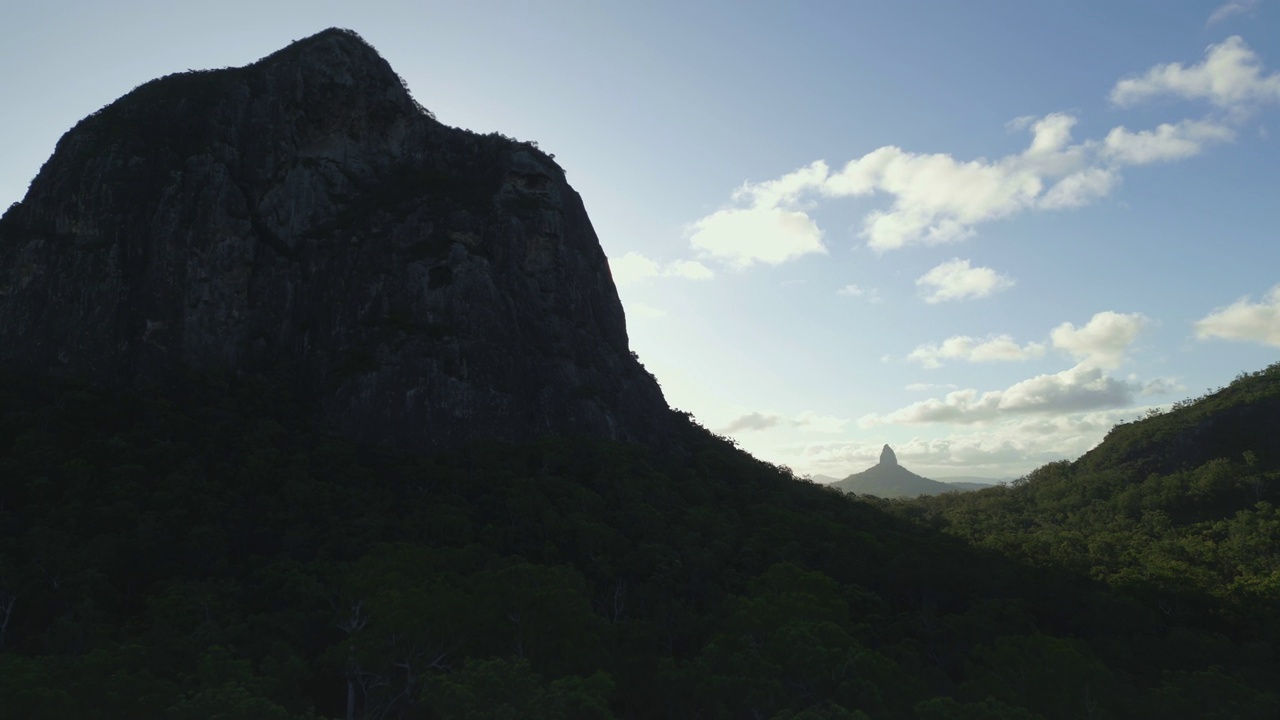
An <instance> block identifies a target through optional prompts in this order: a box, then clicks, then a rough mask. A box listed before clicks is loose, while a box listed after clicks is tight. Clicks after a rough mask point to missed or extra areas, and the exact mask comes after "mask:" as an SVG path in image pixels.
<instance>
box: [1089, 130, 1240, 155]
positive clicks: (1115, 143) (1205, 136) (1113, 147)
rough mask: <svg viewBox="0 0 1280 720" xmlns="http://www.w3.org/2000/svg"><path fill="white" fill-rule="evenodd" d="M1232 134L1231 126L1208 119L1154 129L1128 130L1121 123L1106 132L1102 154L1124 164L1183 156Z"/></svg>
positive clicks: (1224, 139) (1195, 152)
mask: <svg viewBox="0 0 1280 720" xmlns="http://www.w3.org/2000/svg"><path fill="white" fill-rule="evenodd" d="M1234 138H1235V132H1234V131H1232V129H1231V128H1229V127H1227V126H1225V125H1220V124H1218V123H1214V122H1209V121H1207V120H1183V121H1181V122H1178V123H1175V124H1169V123H1164V124H1162V125H1160V126H1158V127H1157V128H1156V129H1155V130H1142V131H1140V132H1131V131H1130V130H1129V129H1128V128H1126V127H1124V126H1123V125H1121V126H1120V127H1117V128H1113V129H1112V130H1111V132H1109V133H1107V137H1106V139H1105V140H1104V141H1103V148H1104V150H1103V154H1104V155H1105V156H1106V157H1108V158H1110V159H1113V160H1115V161H1117V162H1120V163H1124V164H1126V165H1146V164H1148V163H1153V162H1167V161H1169V160H1182V159H1183V158H1188V157H1192V156H1193V155H1199V154H1200V152H1201V151H1203V150H1204V148H1205V146H1206V145H1209V144H1210V143H1216V142H1228V141H1230V140H1232V139H1234Z"/></svg>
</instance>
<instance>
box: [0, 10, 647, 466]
mask: <svg viewBox="0 0 1280 720" xmlns="http://www.w3.org/2000/svg"><path fill="white" fill-rule="evenodd" d="M0 363H5V364H8V365H9V366H10V367H13V368H17V369H26V370H37V371H40V372H45V371H48V372H50V373H53V374H55V375H59V376H63V377H84V378H88V379H90V380H92V381H94V382H97V383H105V384H107V385H114V386H128V385H138V386H142V385H147V384H150V383H161V384H165V383H172V382H174V381H176V380H178V379H181V378H182V377H184V376H185V375H186V374H187V373H190V372H228V373H231V374H232V375H243V374H269V375H275V376H278V377H281V378H283V379H285V380H286V381H287V383H288V384H289V386H290V388H291V390H292V391H294V392H295V393H297V397H299V398H300V399H302V400H304V401H305V402H309V403H313V404H316V405H318V406H319V407H320V409H321V411H322V415H323V417H324V418H325V420H326V422H327V423H328V424H330V425H331V426H333V427H336V428H338V429H340V430H341V431H342V432H343V433H344V434H346V435H348V436H350V437H353V438H356V439H359V440H361V441H370V442H389V443H392V444H394V445H398V446H401V447H410V448H419V449H423V448H440V447H453V446H457V445H459V444H461V443H464V442H467V441H469V440H473V439H478V438H487V439H505V440H522V439H531V438H535V437H540V436H543V435H576V434H581V435H588V436H593V437H600V438H608V439H615V440H625V441H639V442H645V443H649V444H653V445H655V446H660V445H663V444H664V443H665V442H666V438H667V437H668V434H669V432H670V430H671V427H672V426H671V422H672V421H671V414H670V412H669V409H668V407H667V405H666V402H665V400H664V399H663V396H662V392H661V390H660V388H659V387H658V384H657V382H656V381H655V380H654V378H653V377H652V376H651V375H650V374H649V373H648V372H646V371H645V370H644V368H643V366H642V365H641V364H640V363H639V362H638V360H637V359H636V357H635V356H634V355H633V354H632V353H631V352H630V350H629V347H628V338H627V330H626V323H625V319H624V316H623V308H622V305H621V303H620V301H619V299H618V295H617V291H616V289H615V287H614V284H613V281H612V278H611V275H610V271H609V265H608V262H607V260H606V258H605V255H604V252H603V251H602V250H601V248H600V244H599V241H598V240H597V238H596V235H595V232H594V230H593V229H592V226H591V222H590V220H589V219H588V217H587V213H586V210H585V209H584V207H583V204H582V200H581V198H580V197H579V196H578V194H577V193H576V192H575V191H574V190H573V189H572V188H571V187H570V186H569V185H568V183H567V182H566V181H565V174H564V171H563V170H562V169H561V168H560V167H559V166H558V165H557V164H556V163H555V161H554V160H553V159H552V157H551V156H550V155H548V154H546V153H544V152H541V151H540V150H538V148H537V146H536V144H534V143H528V142H517V141H515V140H512V139H510V138H507V137H504V136H500V135H497V134H494V135H477V134H475V133H471V132H467V131H463V130H458V129H454V128H450V127H446V126H445V125H442V124H440V123H439V122H436V120H435V119H434V118H433V116H432V115H431V114H430V113H429V112H427V111H425V110H424V109H423V108H422V107H421V106H420V105H418V103H417V102H415V101H414V99H413V98H412V97H411V96H410V95H409V93H408V91H407V90H406V89H405V87H404V86H403V84H402V81H401V79H400V78H399V77H398V76H397V75H396V73H395V72H394V71H393V70H392V69H391V67H390V66H389V65H388V64H387V63H386V61H384V60H383V59H382V58H381V57H380V56H379V55H378V54H377V52H375V51H374V49H373V48H372V47H370V46H369V45H368V44H366V43H365V42H364V41H363V40H361V39H360V38H359V37H358V36H357V35H356V34H355V33H352V32H350V31H346V30H337V29H331V30H326V31H324V32H321V33H319V34H317V35H315V36H312V37H309V38H306V39H304V40H300V41H297V42H295V43H293V44H292V45H290V46H288V47H286V48H285V49H283V50H281V51H279V52H276V53H274V54H272V55H270V56H268V57H266V58H263V59H262V60H260V61H258V62H255V63H253V64H251V65H248V66H245V67H241V68H231V69H223V70H214V71H207V72H187V73H181V74H176V75H170V76H167V77H164V78H161V79H159V80H155V81H152V82H148V83H145V84H144V85H142V86H140V87H138V88H136V89H135V90H133V91H132V92H130V93H129V94H127V95H125V96H124V97H122V98H120V99H119V100H117V101H115V102H113V103H111V104H110V105H108V106H107V107H104V108H102V109H101V110H99V111H98V112H95V113H93V114H92V115H90V116H89V117H87V118H85V119H84V120H83V121H81V122H80V123H78V124H77V125H76V126H75V127H74V128H72V129H71V130H70V131H69V132H67V133H66V134H65V135H64V136H63V137H62V139H61V140H60V141H59V142H58V144H57V147H56V149H55V151H54V153H53V156H52V157H51V158H50V159H49V160H48V161H47V162H46V163H45V165H44V167H43V168H42V169H41V170H40V172H39V174H38V176H37V177H36V178H35V179H34V181H33V182H32V183H31V186H30V189H29V191H28V193H27V195H26V197H25V198H24V199H23V200H22V202H20V203H17V204H15V205H13V206H12V207H10V208H9V209H8V211H7V212H5V214H4V216H3V218H2V219H0Z"/></svg>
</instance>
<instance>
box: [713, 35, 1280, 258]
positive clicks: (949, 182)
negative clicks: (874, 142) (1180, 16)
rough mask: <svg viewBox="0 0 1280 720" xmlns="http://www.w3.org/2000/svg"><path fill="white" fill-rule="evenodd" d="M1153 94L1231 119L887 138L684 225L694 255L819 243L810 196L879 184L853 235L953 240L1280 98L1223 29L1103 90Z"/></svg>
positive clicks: (1228, 129) (1084, 187)
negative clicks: (996, 139)
mask: <svg viewBox="0 0 1280 720" xmlns="http://www.w3.org/2000/svg"><path fill="white" fill-rule="evenodd" d="M1162 95H1172V96H1175V97H1181V98H1186V99H1203V100H1208V101H1209V102H1211V103H1212V104H1213V105H1215V106H1217V107H1219V108H1222V109H1226V110H1228V111H1229V112H1228V113H1227V114H1226V117H1227V118H1228V119H1229V120H1230V121H1231V122H1230V124H1223V122H1221V121H1217V120H1212V119H1202V120H1190V119H1187V120H1181V121H1179V122H1174V123H1165V124H1162V125H1159V126H1157V127H1155V128H1154V129H1149V130H1130V129H1129V128H1127V127H1125V126H1119V127H1115V128H1113V129H1112V130H1111V131H1110V132H1109V133H1108V134H1107V135H1106V136H1105V138H1103V139H1101V140H1098V139H1086V140H1082V141H1079V142H1076V141H1074V140H1073V139H1072V130H1073V129H1074V127H1075V125H1076V123H1077V118H1076V117H1075V116H1073V115H1069V114H1066V113H1051V114H1048V115H1045V116H1043V117H1038V118H1037V117H1020V118H1017V119H1015V120H1014V121H1012V122H1010V123H1009V124H1008V125H1009V127H1010V128H1011V129H1014V130H1019V131H1028V132H1029V133H1030V134H1031V139H1030V142H1029V143H1028V145H1027V147H1026V148H1025V149H1023V150H1021V151H1020V152H1015V153H1011V154H1009V155H1005V156H1003V157H999V158H996V159H994V160H988V159H986V158H981V157H980V158H976V159H972V160H961V159H958V158H956V157H954V156H952V155H949V154H946V153H915V152H909V151H906V150H903V149H902V148H899V147H896V146H892V145H887V146H884V147H880V148H877V149H875V150H872V151H871V152H868V153H866V154H864V155H862V156H861V157H855V158H853V159H852V160H850V161H848V162H847V163H846V164H845V165H844V166H843V167H842V168H840V169H838V170H835V171H833V170H831V169H830V168H829V167H828V166H827V164H826V163H825V162H823V161H817V162H814V163H811V164H809V165H807V166H805V167H803V168H800V169H798V170H796V171H794V172H791V173H788V174H786V175H784V176H782V177H781V178H779V179H777V180H772V181H768V182H763V183H757V184H744V185H743V186H742V187H741V188H739V189H738V190H737V191H736V192H735V193H734V195H733V199H734V203H735V205H734V206H732V207H730V208H726V209H722V210H719V211H717V212H715V213H713V214H711V215H708V216H706V217H704V218H702V219H701V220H698V221H696V222H694V223H693V224H691V225H690V226H689V236H690V238H689V239H690V241H691V242H692V244H693V246H694V248H695V249H696V250H697V251H698V252H699V253H701V254H702V255H703V256H705V257H711V258H715V259H717V260H720V261H723V262H726V263H729V264H731V265H734V266H736V267H746V266H749V265H752V264H755V263H766V264H778V263H782V262H786V261H788V260H792V259H794V258H797V257H802V256H804V255H807V254H811V253H826V252H827V250H826V246H825V245H824V243H823V231H822V229H821V228H820V227H819V226H818V224H817V223H816V222H815V221H814V220H813V218H812V217H810V215H809V211H810V210H811V209H812V208H811V203H812V202H813V201H814V200H816V199H818V198H843V197H865V196H871V195H876V194H882V195H885V196H887V197H888V198H890V202H889V204H888V206H887V207H884V208H878V209H875V210H872V211H870V212H868V213H867V214H866V215H864V216H863V218H862V227H861V231H860V233H859V234H860V236H861V237H862V238H864V239H865V240H866V243H867V245H868V246H869V247H870V248H871V249H873V250H876V251H878V252H883V251H886V250H892V249H896V248H901V247H905V246H908V245H931V244H941V243H949V242H956V241H960V240H964V239H966V238H969V237H971V236H972V235H974V233H975V228H976V226H977V225H979V224H981V223H985V222H991V221H995V220H999V219H1002V218H1006V217H1009V216H1011V215H1014V214H1016V213H1020V212H1024V211H1032V210H1061V209H1066V208H1073V207H1080V206H1083V205H1087V204H1089V203H1092V202H1095V201H1097V200H1098V199H1100V198H1103V197H1106V196H1107V195H1108V194H1110V193H1111V192H1112V191H1113V190H1114V189H1115V188H1116V187H1117V186H1118V185H1119V184H1120V181H1121V177H1120V170H1121V169H1122V168H1123V167H1125V166H1127V165H1142V164H1147V163H1153V162H1167V161H1172V160H1179V159H1183V158H1187V157H1191V156H1193V155H1197V154H1199V153H1201V152H1203V151H1204V150H1205V149H1206V148H1207V147H1208V146H1210V145H1212V144H1214V143H1220V142H1228V141H1231V140H1232V139H1233V138H1234V137H1235V131H1234V129H1233V127H1232V126H1233V125H1238V124H1239V122H1240V121H1241V120H1242V118H1243V117H1244V116H1245V113H1246V111H1247V110H1248V109H1249V108H1251V107H1252V106H1254V105H1256V104H1258V103H1264V102H1276V101H1280V73H1272V74H1270V75H1268V74H1266V73H1265V72H1264V68H1263V67H1262V64H1261V61H1260V60H1259V58H1258V56H1257V55H1256V54H1255V53H1254V52H1253V51H1252V50H1250V49H1249V47H1248V46H1247V45H1245V43H1244V41H1243V40H1242V39H1240V37H1238V36H1233V37H1231V38H1228V39H1227V40H1225V41H1223V42H1222V43H1219V44H1217V45H1211V46H1209V48H1208V49H1207V50H1206V52H1205V58H1204V59H1203V60H1202V61H1201V62H1200V63H1198V64H1195V65H1191V66H1184V65H1182V64H1181V63H1168V64H1163V65H1157V66H1155V67H1152V68H1151V69H1150V70H1148V71H1147V72H1146V73H1145V74H1143V75H1140V76H1136V77H1130V78H1125V79H1123V80H1120V81H1119V82H1118V83H1116V85H1115V87H1114V88H1113V89H1112V91H1111V94H1110V97H1111V101H1112V102H1113V103H1115V104H1117V105H1121V106H1126V105H1133V104H1136V103H1139V102H1141V101H1144V100H1147V99H1150V98H1153V97H1158V96H1162ZM806 200H808V204H806Z"/></svg>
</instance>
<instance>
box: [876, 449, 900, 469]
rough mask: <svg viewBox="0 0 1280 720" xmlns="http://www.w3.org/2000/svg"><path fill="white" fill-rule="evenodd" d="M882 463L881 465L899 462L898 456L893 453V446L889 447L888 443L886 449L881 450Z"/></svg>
mask: <svg viewBox="0 0 1280 720" xmlns="http://www.w3.org/2000/svg"><path fill="white" fill-rule="evenodd" d="M880 464H881V465H897V464H898V456H897V455H894V454H893V448H891V447H889V446H888V445H885V446H884V449H883V450H881V451H880Z"/></svg>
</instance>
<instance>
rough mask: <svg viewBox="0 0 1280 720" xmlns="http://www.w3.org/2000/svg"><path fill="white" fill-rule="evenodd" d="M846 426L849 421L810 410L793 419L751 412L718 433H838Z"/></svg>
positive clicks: (731, 422)
mask: <svg viewBox="0 0 1280 720" xmlns="http://www.w3.org/2000/svg"><path fill="white" fill-rule="evenodd" d="M848 424H849V421H848V419H846V418H838V417H833V416H830V415H819V414H817V413H815V412H813V411H811V410H806V411H805V412H802V413H800V414H799V415H797V416H795V417H786V416H784V415H781V414H778V413H769V412H764V413H762V412H751V413H747V414H745V415H740V416H738V417H736V418H734V419H733V420H730V421H729V424H728V425H725V426H724V427H723V428H721V429H720V430H718V432H720V433H723V434H725V435H733V434H735V433H742V432H751V431H760V430H771V429H773V428H779V427H782V428H798V429H802V430H806V431H809V432H819V433H838V432H842V431H843V430H844V428H845V426H846V425H848Z"/></svg>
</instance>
